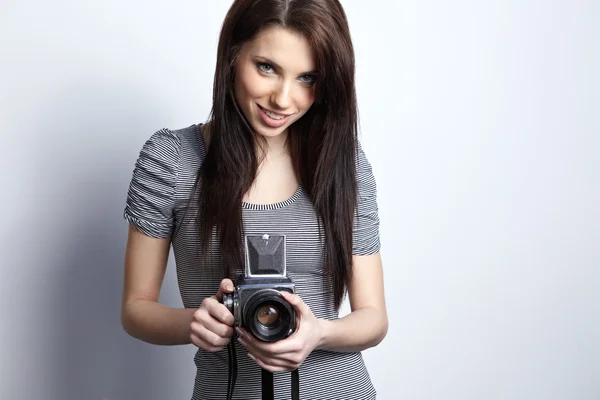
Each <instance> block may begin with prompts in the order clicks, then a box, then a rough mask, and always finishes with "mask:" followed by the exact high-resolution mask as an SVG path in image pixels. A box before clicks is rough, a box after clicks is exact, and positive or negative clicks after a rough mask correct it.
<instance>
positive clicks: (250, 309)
mask: <svg viewBox="0 0 600 400" xmlns="http://www.w3.org/2000/svg"><path fill="white" fill-rule="evenodd" d="M243 313H244V325H245V327H246V329H248V330H249V331H250V332H251V333H252V334H253V335H254V336H255V337H256V338H257V339H259V340H262V341H264V342H275V341H278V340H281V339H283V338H285V337H287V336H288V335H289V333H290V331H293V330H294V329H295V326H296V313H295V312H294V309H293V307H292V306H291V305H290V303H288V302H287V301H285V300H284V299H283V297H282V296H281V293H279V292H278V291H277V290H274V289H264V290H260V291H258V292H256V293H255V294H253V295H252V297H250V298H249V299H248V301H247V303H246V305H245V307H244V311H243Z"/></svg>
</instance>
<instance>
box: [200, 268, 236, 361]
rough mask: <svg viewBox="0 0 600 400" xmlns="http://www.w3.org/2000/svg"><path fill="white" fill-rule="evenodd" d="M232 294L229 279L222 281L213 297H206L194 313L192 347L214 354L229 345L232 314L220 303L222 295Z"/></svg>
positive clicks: (232, 321)
mask: <svg viewBox="0 0 600 400" xmlns="http://www.w3.org/2000/svg"><path fill="white" fill-rule="evenodd" d="M232 292H233V282H232V281H231V279H223V280H222V281H221V285H220V286H219V290H218V291H217V294H216V295H215V296H211V297H207V298H205V299H204V301H202V304H201V305H200V307H199V308H198V309H197V310H196V311H195V312H194V319H193V320H192V323H191V325H190V339H191V341H192V343H193V344H194V345H196V346H197V347H199V348H201V349H204V350H206V351H210V352H216V351H220V350H222V349H223V347H225V346H227V344H229V341H230V340H231V337H232V336H233V323H234V319H233V314H231V312H230V311H229V310H228V309H227V307H225V305H223V304H222V303H221V301H222V299H223V293H232Z"/></svg>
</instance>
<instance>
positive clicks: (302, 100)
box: [297, 89, 315, 111]
mask: <svg viewBox="0 0 600 400" xmlns="http://www.w3.org/2000/svg"><path fill="white" fill-rule="evenodd" d="M314 102H315V91H314V89H313V90H305V92H304V93H302V95H301V96H299V97H298V100H297V104H298V106H299V107H300V108H302V109H303V110H304V111H306V110H308V109H309V108H310V107H311V106H312V105H313V104H314Z"/></svg>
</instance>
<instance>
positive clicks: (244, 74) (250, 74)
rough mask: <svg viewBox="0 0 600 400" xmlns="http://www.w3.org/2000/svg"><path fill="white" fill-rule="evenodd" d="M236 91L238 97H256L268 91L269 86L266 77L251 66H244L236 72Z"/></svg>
mask: <svg viewBox="0 0 600 400" xmlns="http://www.w3.org/2000/svg"><path fill="white" fill-rule="evenodd" d="M235 87H236V93H239V94H238V97H240V98H241V97H243V98H246V99H249V98H258V97H262V96H265V95H266V94H268V93H269V90H270V88H269V87H268V82H267V80H266V79H261V76H260V75H258V73H257V72H256V71H255V69H254V68H253V67H252V66H244V67H242V68H239V70H238V71H237V72H236V85H235Z"/></svg>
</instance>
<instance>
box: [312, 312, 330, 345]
mask: <svg viewBox="0 0 600 400" xmlns="http://www.w3.org/2000/svg"><path fill="white" fill-rule="evenodd" d="M317 324H318V325H319V329H318V332H319V335H318V338H317V339H318V340H317V346H316V347H315V350H324V349H325V348H326V347H327V343H328V342H329V338H330V337H331V321H330V320H328V319H322V318H318V319H317Z"/></svg>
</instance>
